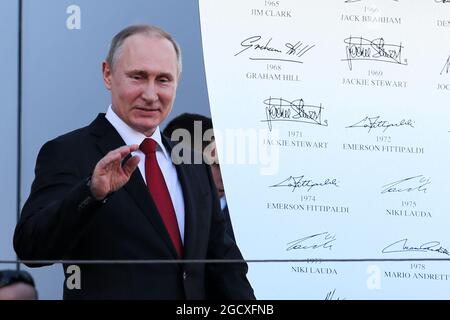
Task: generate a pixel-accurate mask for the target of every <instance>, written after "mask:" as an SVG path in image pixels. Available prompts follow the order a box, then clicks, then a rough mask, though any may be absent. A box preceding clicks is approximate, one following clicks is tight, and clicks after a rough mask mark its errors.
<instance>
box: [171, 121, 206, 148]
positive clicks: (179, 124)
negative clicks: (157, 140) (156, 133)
mask: <svg viewBox="0 0 450 320" xmlns="http://www.w3.org/2000/svg"><path fill="white" fill-rule="evenodd" d="M195 121H201V122H202V138H203V135H204V134H205V132H206V131H207V130H208V129H212V127H213V125H212V120H211V118H208V117H206V116H203V115H201V114H196V113H182V114H180V115H179V116H177V117H175V118H173V119H172V120H171V121H170V122H169V123H168V124H167V126H166V127H165V128H164V130H163V134H164V135H165V136H166V137H167V138H169V139H170V138H171V137H172V133H173V132H174V131H175V130H176V129H180V128H182V129H186V130H188V131H189V133H190V134H191V137H192V138H194V127H195ZM209 143H211V141H203V139H202V149H205V147H206V146H207V145H208V144H209ZM193 145H194V140H193V139H192V140H191V146H192V147H193Z"/></svg>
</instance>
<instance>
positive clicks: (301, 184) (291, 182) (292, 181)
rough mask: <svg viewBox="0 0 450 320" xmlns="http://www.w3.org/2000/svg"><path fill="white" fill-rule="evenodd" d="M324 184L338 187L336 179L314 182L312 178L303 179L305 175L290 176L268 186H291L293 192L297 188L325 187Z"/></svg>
mask: <svg viewBox="0 0 450 320" xmlns="http://www.w3.org/2000/svg"><path fill="white" fill-rule="evenodd" d="M325 186H335V187H339V185H338V181H337V180H336V179H325V180H324V181H323V182H314V181H312V180H310V179H309V180H308V179H305V176H304V175H302V176H297V177H293V176H290V177H289V178H287V179H285V180H283V181H281V182H280V183H277V184H274V185H272V186H269V187H270V188H280V187H288V188H292V192H294V191H295V190H296V189H298V188H305V189H307V191H308V192H309V191H311V189H312V188H316V187H325Z"/></svg>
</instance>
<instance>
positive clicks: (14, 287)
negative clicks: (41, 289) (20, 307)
mask: <svg viewBox="0 0 450 320" xmlns="http://www.w3.org/2000/svg"><path fill="white" fill-rule="evenodd" d="M37 298H38V293H37V291H36V287H35V284H34V280H33V277H32V276H31V275H30V274H29V273H28V272H26V271H23V270H20V271H19V270H0V300H37Z"/></svg>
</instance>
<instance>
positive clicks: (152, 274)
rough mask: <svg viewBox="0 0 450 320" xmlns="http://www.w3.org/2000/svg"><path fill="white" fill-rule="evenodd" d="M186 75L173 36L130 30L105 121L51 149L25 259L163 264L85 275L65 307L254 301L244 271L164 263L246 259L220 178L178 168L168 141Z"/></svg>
mask: <svg viewBox="0 0 450 320" xmlns="http://www.w3.org/2000/svg"><path fill="white" fill-rule="evenodd" d="M180 73H181V53H180V49H179V47H178V45H177V43H176V42H175V41H174V40H173V39H172V37H171V36H170V35H169V34H167V33H166V32H164V31H163V30H161V29H159V28H156V27H153V26H132V27H128V28H126V29H124V30H122V31H121V32H119V33H118V34H117V35H116V36H115V37H114V39H113V41H112V43H111V48H110V52H109V54H108V57H107V59H106V61H105V62H104V63H103V78H104V82H105V85H106V87H107V89H109V90H110V91H111V98H112V104H111V106H110V107H109V109H108V111H107V113H106V115H104V114H100V115H99V116H98V117H97V118H96V119H95V120H94V121H93V122H92V123H91V124H90V125H88V126H87V127H84V128H81V129H78V130H76V131H73V132H70V133H68V134H65V135H63V136H60V137H58V138H56V139H54V140H52V141H49V142H47V143H46V144H45V145H44V146H43V147H42V148H41V150H40V152H39V155H38V158H37V161H36V169H35V173H36V177H35V180H34V182H33V185H32V188H31V194H30V196H29V198H28V200H27V202H26V203H25V206H24V207H23V209H22V214H21V217H20V221H19V222H18V225H17V227H16V231H15V235H14V247H15V250H16V252H17V254H18V256H19V258H21V259H23V260H47V259H50V260H114V261H115V260H153V263H147V261H146V263H112V262H111V263H108V264H95V263H94V264H90V263H89V264H82V265H79V267H80V270H81V283H80V285H81V288H79V289H72V290H70V289H69V288H68V287H67V286H65V287H64V298H65V299H207V298H211V297H214V298H222V299H254V294H253V290H252V288H251V286H250V284H249V282H248V280H247V278H246V273H247V265H246V264H245V263H244V262H237V263H203V262H201V263H176V262H174V263H163V260H166V262H167V260H179V259H186V260H204V259H214V260H217V259H218V260H222V259H232V260H234V259H239V257H241V255H240V252H239V249H238V247H237V246H236V244H235V243H234V242H233V241H232V240H231V239H230V238H229V237H228V236H226V235H225V224H224V219H223V217H222V216H221V215H220V208H219V202H218V198H217V193H216V189H215V187H214V182H213V179H212V176H211V171H210V170H209V169H208V167H207V166H206V165H204V164H177V165H175V164H174V162H173V161H172V158H171V149H172V145H171V144H170V142H169V141H168V140H166V139H165V138H164V137H163V136H161V134H160V131H159V124H160V123H161V122H162V121H163V120H164V119H165V118H166V117H167V115H168V114H169V113H170V111H171V109H172V105H173V102H174V99H175V94H176V89H177V84H178V80H179V78H180ZM136 169H137V170H136ZM30 266H36V265H35V264H31V265H30ZM66 266H67V265H65V267H66Z"/></svg>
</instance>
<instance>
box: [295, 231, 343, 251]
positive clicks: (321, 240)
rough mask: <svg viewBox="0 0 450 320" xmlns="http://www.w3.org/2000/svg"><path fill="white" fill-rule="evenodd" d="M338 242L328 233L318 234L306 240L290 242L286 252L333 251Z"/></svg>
mask: <svg viewBox="0 0 450 320" xmlns="http://www.w3.org/2000/svg"><path fill="white" fill-rule="evenodd" d="M334 241H336V236H335V235H334V234H330V233H329V232H328V231H326V232H322V233H316V234H313V235H310V236H307V237H304V238H300V239H297V240H294V241H291V242H288V243H287V245H288V247H287V248H286V251H290V250H300V249H303V250H305V249H319V248H323V249H328V250H331V248H332V247H333V242H334Z"/></svg>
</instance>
